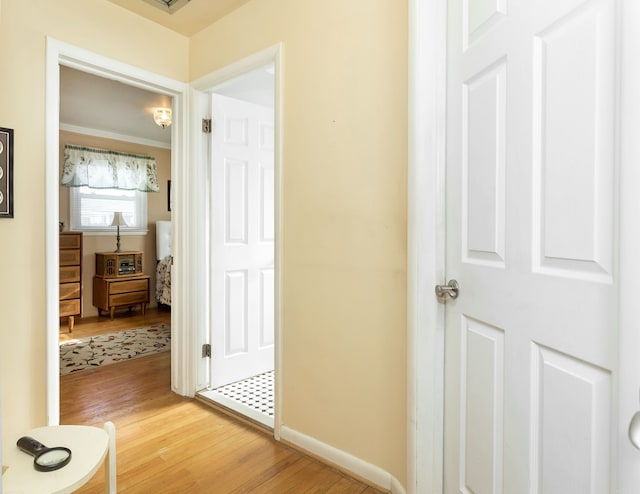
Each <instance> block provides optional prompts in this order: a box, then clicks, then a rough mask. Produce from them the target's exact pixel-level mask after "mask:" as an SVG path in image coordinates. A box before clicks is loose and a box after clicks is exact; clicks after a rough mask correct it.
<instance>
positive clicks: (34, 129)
mask: <svg viewBox="0 0 640 494" xmlns="http://www.w3.org/2000/svg"><path fill="white" fill-rule="evenodd" d="M46 36H52V37H53V38H55V39H58V40H60V41H64V42H66V43H69V44H71V45H75V46H79V47H82V48H84V49H87V50H90V51H93V52H96V53H99V54H102V55H105V56H107V57H110V58H113V59H117V60H120V61H122V62H125V63H129V64H132V65H136V66H139V67H141V68H143V69H146V70H149V71H152V72H155V73H159V74H162V75H164V76H167V77H170V78H172V79H176V80H181V81H186V80H187V79H188V70H187V69H188V49H189V45H188V39H186V38H184V37H183V36H180V35H178V34H175V33H173V32H171V31H168V30H166V29H164V28H161V27H159V26H158V25H155V24H153V23H151V22H146V21H144V20H142V19H140V18H139V17H137V16H135V15H133V14H130V13H129V12H128V11H126V10H124V9H122V8H120V7H117V6H116V5H114V4H112V3H111V2H107V1H106V0H88V1H83V2H78V1H77V0H59V1H56V2H52V1H50V0H2V2H1V3H0V46H2V47H3V49H2V50H0V67H2V77H1V78H0V126H2V127H9V128H12V129H14V130H15V174H14V178H15V198H14V201H15V202H14V206H15V218H14V219H2V220H0V314H1V316H0V379H1V382H0V388H1V390H2V398H1V414H2V445H3V448H7V447H14V445H15V441H16V439H17V438H18V437H20V435H22V434H24V432H25V431H27V430H29V429H30V428H32V427H34V426H38V425H44V424H46V422H47V417H46V375H45V355H46V352H45V342H46V327H45V326H46V320H45V243H44V233H45V202H44V200H45V193H44V177H45V53H46V52H45V50H46ZM132 47H135V49H133V48H132Z"/></svg>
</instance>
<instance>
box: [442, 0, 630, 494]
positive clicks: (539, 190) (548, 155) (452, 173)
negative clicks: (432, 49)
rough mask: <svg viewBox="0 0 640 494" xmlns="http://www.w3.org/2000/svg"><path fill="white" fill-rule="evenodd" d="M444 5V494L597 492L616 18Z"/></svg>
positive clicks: (604, 439) (600, 483)
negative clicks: (451, 288) (451, 291)
mask: <svg viewBox="0 0 640 494" xmlns="http://www.w3.org/2000/svg"><path fill="white" fill-rule="evenodd" d="M448 3H449V23H448V27H449V35H448V60H447V65H448V97H447V98H448V99H447V115H448V116H447V119H448V121H447V207H446V215H447V262H446V271H447V281H448V280H449V279H456V280H457V281H458V282H459V285H460V288H459V296H458V298H456V299H455V300H454V299H450V298H449V299H448V301H447V302H446V305H447V309H446V355H445V362H446V366H445V413H444V420H445V439H444V442H445V458H444V463H445V476H444V483H445V492H446V493H467V494H468V493H474V494H489V493H492V494H498V493H504V494H512V493H540V494H542V493H544V494H569V493H580V494H583V493H609V492H614V486H615V485H616V484H617V477H618V473H617V461H618V460H619V459H620V453H619V452H620V451H621V449H620V440H621V439H620V438H619V437H618V435H617V410H618V406H617V401H618V398H619V397H618V395H617V393H616V387H617V382H618V379H619V368H618V342H619V334H618V320H617V314H618V290H617V285H618V274H619V273H618V271H617V262H618V249H619V246H618V235H617V228H616V224H617V221H618V219H619V218H618V215H619V211H618V201H617V191H618V184H617V177H618V169H617V163H618V157H619V150H618V142H619V141H618V136H617V133H616V129H618V121H617V119H618V116H619V107H618V105H619V94H618V89H619V88H620V81H619V77H618V67H617V62H618V60H619V54H620V51H621V48H624V47H621V45H620V44H618V39H617V32H616V29H617V27H618V24H617V22H618V15H619V11H618V7H619V2H617V1H616V0H591V1H585V0H536V1H526V2H506V1H505V0H497V1H476V0H451V1H449V2H448ZM628 48H631V47H628ZM636 48H637V47H636ZM631 51H633V50H631ZM636 254H637V253H636ZM636 396H637V395H636ZM621 428H622V427H621ZM636 487H638V486H636Z"/></svg>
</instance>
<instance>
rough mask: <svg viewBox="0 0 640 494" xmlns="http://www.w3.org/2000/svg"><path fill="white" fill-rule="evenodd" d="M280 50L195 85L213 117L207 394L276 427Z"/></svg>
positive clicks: (202, 393)
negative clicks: (209, 352)
mask: <svg viewBox="0 0 640 494" xmlns="http://www.w3.org/2000/svg"><path fill="white" fill-rule="evenodd" d="M277 75H278V48H277V47H275V48H273V49H271V50H267V51H265V52H263V53H260V54H257V55H254V56H253V57H249V58H248V59H245V60H242V61H240V62H238V63H237V64H235V65H234V66H231V67H227V68H226V69H223V70H222V71H220V72H218V73H214V74H212V75H210V76H208V77H206V78H204V79H203V80H201V81H196V82H195V83H194V86H195V87H196V88H197V89H200V90H201V91H202V93H200V96H201V99H200V102H199V110H200V114H202V115H204V116H205V117H206V116H211V117H212V118H211V128H212V136H211V137H209V138H205V139H204V142H205V146H203V152H202V156H203V161H205V162H206V163H208V170H207V173H208V180H210V182H208V183H209V184H210V185H209V186H208V190H207V191H206V194H205V195H206V197H207V202H208V204H209V205H208V206H207V209H208V212H209V214H208V218H207V221H206V228H207V229H209V232H210V233H209V247H208V252H209V254H208V259H207V263H208V266H209V269H208V270H207V273H208V274H207V276H208V281H207V291H208V293H209V295H208V297H207V298H208V310H209V314H210V316H209V325H208V328H209V330H208V331H207V332H206V334H202V335H201V337H202V341H203V343H204V344H205V345H207V346H208V348H210V351H211V354H210V355H211V357H210V358H206V359H204V365H203V366H202V367H201V369H200V375H201V377H202V379H201V382H202V385H201V386H200V390H199V391H198V396H199V397H200V398H202V399H204V400H206V401H209V402H212V403H214V404H215V405H217V406H222V407H224V408H227V409H230V410H232V411H233V412H234V413H237V414H241V415H243V416H244V417H246V418H248V419H250V420H252V421H254V422H257V423H258V424H260V425H262V426H265V427H267V428H269V429H274V433H275V434H276V437H277V434H278V432H277V423H278V420H277V415H278V403H279V400H278V389H279V388H278V379H279V372H278V369H279V365H278V362H279V356H280V352H279V346H278V345H279V341H280V338H279V320H280V318H279V300H280V297H279V286H280V281H279V280H280V271H279V270H280V253H279V240H280V237H279V231H280V230H279V225H280V220H279V216H278V214H279V203H280V200H279V190H280V187H279V182H280V180H279V176H280V166H279V146H278V136H279V134H280V133H279V131H278V118H279V117H278V116H279V111H278V101H279V98H278V90H277V88H278V76H277Z"/></svg>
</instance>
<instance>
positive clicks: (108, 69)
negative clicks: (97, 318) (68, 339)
mask: <svg viewBox="0 0 640 494" xmlns="http://www.w3.org/2000/svg"><path fill="white" fill-rule="evenodd" d="M60 66H67V67H71V68H73V69H77V70H79V71H82V72H86V73H90V74H93V75H97V76H99V77H103V78H106V79H112V80H115V81H119V82H123V83H125V84H128V85H131V86H135V87H138V88H141V89H145V90H148V91H152V92H156V93H160V94H164V95H166V96H167V97H168V98H169V99H171V100H172V101H173V105H172V106H173V111H174V124H173V126H172V129H171V132H172V142H173V146H172V150H171V163H172V172H171V174H172V188H173V190H174V199H173V202H174V204H175V206H176V207H175V210H176V211H177V212H179V214H177V215H176V213H173V215H174V223H175V224H174V232H176V234H177V235H181V234H183V232H185V230H184V229H183V225H184V224H185V222H184V221H183V217H184V216H186V214H187V213H186V210H187V208H186V207H184V206H183V203H182V201H184V197H185V193H184V190H183V187H185V183H184V181H183V180H182V179H181V176H182V174H181V173H180V170H181V168H182V166H183V163H184V162H185V161H186V157H185V156H184V151H185V147H184V145H183V138H182V132H180V129H182V128H183V127H184V125H185V115H184V101H185V100H186V86H185V85H184V84H183V83H180V82H177V81H172V80H169V79H166V78H164V77H161V76H158V75H157V74H153V73H150V72H146V71H143V70H140V69H138V68H136V67H131V66H128V65H126V64H122V63H120V62H117V61H114V60H111V59H108V58H106V57H102V56H100V55H97V54H94V53H90V52H87V51H85V50H83V49H80V48H77V47H74V46H71V45H67V44H65V43H61V42H59V41H57V40H54V39H51V38H48V39H47V77H46V104H47V107H46V115H47V125H46V149H47V153H46V158H47V159H46V179H45V184H46V185H45V191H46V206H47V208H46V234H45V238H46V292H47V413H48V423H49V425H57V424H58V423H59V421H60V398H59V389H60V383H59V346H58V345H59V330H60V319H59V315H60V311H59V303H58V282H59V274H58V263H59V246H58V234H59V223H58V221H59V218H58V212H59V203H60V195H59V146H60V125H59V122H60V108H59V103H58V102H59V95H60ZM177 235H176V236H177ZM183 245H184V243H183V242H179V241H178V242H174V252H175V253H176V254H177V251H179V250H180V249H181V248H183ZM180 257H182V256H180ZM176 258H178V256H177V255H176ZM178 262H179V261H178ZM173 287H174V289H176V288H177V290H176V292H177V294H176V295H177V297H176V298H177V299H178V300H176V301H175V304H174V306H175V307H176V309H175V310H173V311H172V314H171V319H172V327H174V328H175V327H177V326H178V324H177V321H179V320H181V319H183V318H185V317H186V312H188V309H189V308H188V307H185V306H184V305H182V303H181V302H182V300H183V297H182V296H181V295H180V292H182V290H181V289H180V288H178V287H184V278H183V277H179V278H178V279H176V280H174V281H173ZM182 289H183V288H182ZM184 326H185V327H188V326H187V325H186V324H185V325H184ZM173 333H174V334H173V335H172V349H173V350H175V351H173V352H172V363H173V365H172V389H173V390H174V391H176V392H178V393H180V394H185V395H186V394H188V386H186V385H185V381H186V379H183V374H184V373H185V371H184V370H183V369H185V368H186V360H185V359H184V357H185V352H183V351H182V348H183V345H184V340H185V339H186V338H185V337H184V335H183V334H181V333H180V332H175V331H174V332H173ZM174 353H175V355H174ZM176 362H180V363H181V364H182V365H175V364H176Z"/></svg>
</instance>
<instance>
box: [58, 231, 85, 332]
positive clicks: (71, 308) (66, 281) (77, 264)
mask: <svg viewBox="0 0 640 494" xmlns="http://www.w3.org/2000/svg"><path fill="white" fill-rule="evenodd" d="M59 247H60V263H59V264H60V293H59V295H60V296H59V300H60V317H61V318H63V317H68V318H69V319H68V327H69V332H70V333H71V332H72V331H73V325H74V322H75V317H76V316H79V317H82V233H81V232H64V233H60V244H59Z"/></svg>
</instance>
